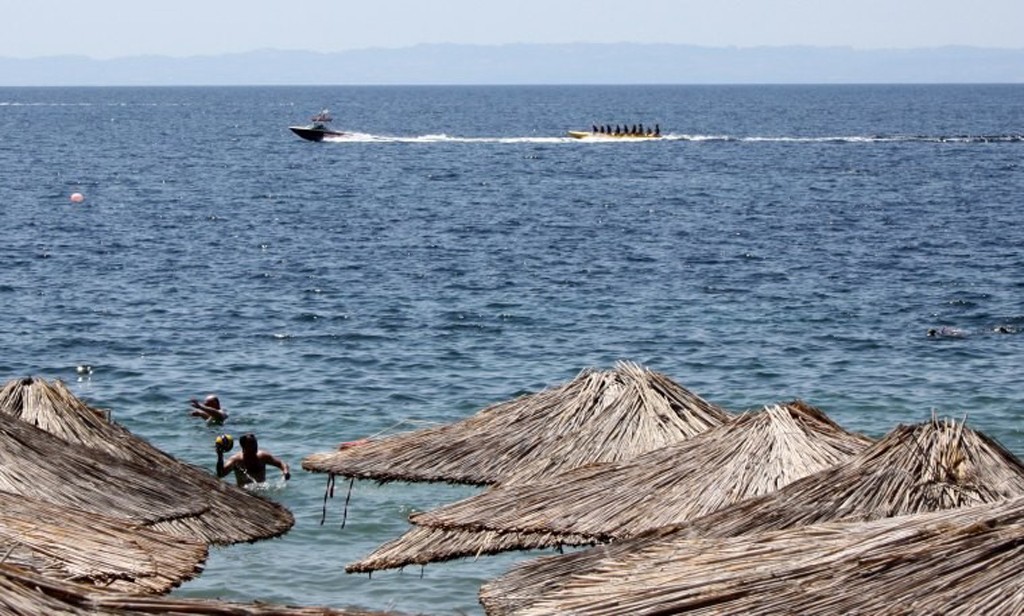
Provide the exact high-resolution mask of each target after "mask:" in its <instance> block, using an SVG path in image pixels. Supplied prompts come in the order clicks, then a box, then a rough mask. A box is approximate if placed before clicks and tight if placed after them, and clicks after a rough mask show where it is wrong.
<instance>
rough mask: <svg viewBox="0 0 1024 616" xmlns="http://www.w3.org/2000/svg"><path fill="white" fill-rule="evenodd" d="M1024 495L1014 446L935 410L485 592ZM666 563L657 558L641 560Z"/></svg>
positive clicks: (549, 584)
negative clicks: (702, 510) (768, 484)
mask: <svg viewBox="0 0 1024 616" xmlns="http://www.w3.org/2000/svg"><path fill="white" fill-rule="evenodd" d="M1022 495H1024V465H1022V464H1021V462H1020V461H1019V460H1018V459H1017V458H1016V457H1014V456H1013V454H1011V453H1010V452H1008V451H1006V449H1005V448H1003V447H1002V446H1001V445H1000V444H999V443H998V442H996V441H995V440H993V439H991V438H990V437H988V436H986V435H984V434H982V433H980V432H976V431H974V430H971V429H970V428H967V427H966V425H965V424H964V423H963V422H961V423H957V422H955V421H948V420H939V419H936V418H933V419H932V420H931V421H928V422H924V423H921V424H916V425H913V426H899V427H897V428H896V429H894V430H893V431H892V432H890V433H889V434H888V435H886V436H885V438H883V439H881V440H880V441H878V442H877V443H875V444H874V445H872V446H871V447H869V448H867V449H866V450H864V451H863V452H862V453H860V454H858V455H856V456H854V457H853V458H852V459H851V460H850V461H849V462H847V463H845V464H841V465H839V466H836V467H833V468H830V469H827V470H824V471H821V472H819V473H816V474H814V475H810V476H808V477H805V478H803V479H800V480H797V481H795V482H793V483H791V484H789V485H788V486H786V487H784V488H782V489H780V490H779V491H777V492H774V493H771V494H768V495H765V496H762V497H758V498H753V499H748V500H745V501H741V502H739V503H737V504H735V505H733V506H731V507H728V508H725V509H721V510H719V511H717V512H715V513H711V514H709V515H707V516H704V517H701V518H699V519H697V520H694V521H692V522H689V523H684V524H679V525H673V526H668V527H663V528H661V529H658V530H655V531H651V532H649V533H646V534H644V535H641V536H639V537H636V538H634V539H628V540H624V541H620V542H617V543H613V544H610V545H607V546H600V547H597V548H593V549H590V550H586V551H583V552H579V553H576V554H571V555H566V556H556V557H551V558H546V559H539V560H535V561H533V562H530V563H525V564H524V565H522V566H519V567H516V568H514V569H513V570H511V571H510V572H509V573H508V574H506V575H505V576H503V577H502V578H500V579H499V580H498V581H496V582H495V583H494V584H493V585H491V586H490V587H489V589H488V590H485V593H484V594H486V595H487V596H489V597H492V599H489V600H492V601H493V602H494V604H495V608H494V609H495V610H496V613H505V612H507V611H512V610H514V609H515V608H517V607H518V606H519V605H520V603H522V602H532V601H533V600H534V599H536V598H537V597H541V596H545V595H547V594H550V593H555V592H558V589H559V588H561V587H562V586H564V585H565V584H566V583H567V581H568V580H569V579H571V578H572V576H574V575H581V576H583V575H587V574H588V572H592V571H594V570H598V569H601V568H603V567H605V566H606V565H608V564H609V563H616V562H620V561H622V560H623V559H627V558H633V556H632V555H635V554H640V553H652V554H653V553H658V550H661V549H664V550H665V553H666V554H667V553H669V552H672V551H675V552H678V553H690V552H692V551H693V550H700V549H706V548H705V547H702V546H701V545H700V541H702V540H704V539H707V538H709V537H717V538H728V537H736V536H750V537H754V536H756V535H758V534H762V533H766V532H773V531H778V530H780V529H795V528H802V527H805V526H808V525H820V524H825V523H829V522H833V521H845V522H868V521H872V520H877V519H881V518H890V517H894V516H908V515H915V514H922V513H926V512H932V511H942V510H951V509H959V508H963V507H967V506H972V505H979V504H986V503H998V502H1002V501H1004V500H1006V499H1008V498H1016V497H1019V496H1022ZM808 532H809V533H810V534H813V531H808ZM809 536H810V535H809ZM662 564H663V563H660V562H657V561H656V560H651V561H647V562H646V564H645V566H647V567H653V568H657V567H660V566H662ZM482 596H483V595H482ZM513 598H516V599H513ZM517 601H518V602H519V603H517Z"/></svg>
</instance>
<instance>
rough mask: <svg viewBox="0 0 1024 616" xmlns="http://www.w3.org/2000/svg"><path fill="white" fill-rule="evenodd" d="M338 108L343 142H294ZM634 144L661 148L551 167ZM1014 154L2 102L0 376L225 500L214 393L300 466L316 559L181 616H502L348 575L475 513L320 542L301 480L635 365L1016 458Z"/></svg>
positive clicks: (739, 104)
mask: <svg viewBox="0 0 1024 616" xmlns="http://www.w3.org/2000/svg"><path fill="white" fill-rule="evenodd" d="M322 107H330V108H331V109H332V110H333V111H334V114H335V116H336V118H337V119H336V124H337V125H338V126H337V128H341V129H345V130H351V131H352V132H353V134H352V135H351V136H349V137H345V138H340V139H337V140H333V141H330V142H324V143H319V144H315V143H309V142H304V141H302V140H300V139H298V138H297V137H295V136H294V135H292V134H291V133H290V132H289V131H288V130H287V126H288V125H289V124H301V123H305V121H306V119H307V118H308V116H309V115H311V114H312V113H314V112H315V111H317V110H319V109H320V108H322ZM623 122H625V123H632V122H644V123H647V124H653V123H655V122H657V123H659V124H660V127H661V129H662V132H663V133H665V135H666V138H665V139H662V140H659V141H651V142H622V141H617V142H586V141H584V142H581V141H577V140H573V139H569V138H566V137H564V136H563V135H564V134H565V131H566V129H570V128H574V129H583V130H587V129H589V128H590V126H591V125H592V124H595V123H612V124H615V123H623ZM1022 133H1024V87H1021V86H907V87H898V86H885V87H872V86H838V87H832V86H817V87H796V86H793V87H778V86H777V87H650V88H625V87H622V88H615V87H571V88H559V87H538V88H528V87H507V88H502V87H488V88H468V87H463V88H455V87H452V88H443V87H423V88H400V87H392V88H223V89H219V88H203V89H192V88H154V89H146V88H81V89H62V88H40V89H31V88H26V89H0V167H2V168H3V174H2V176H0V178H2V179H0V212H2V213H3V223H4V224H3V226H2V229H0V239H2V242H0V254H2V260H3V261H2V263H3V267H2V269H0V306H2V307H3V318H4V321H5V323H4V327H3V328H2V329H0V351H2V353H0V377H3V378H4V379H5V380H6V379H10V378H15V377H19V376H23V375H29V374H31V375H39V376H44V377H47V378H59V379H63V380H64V381H66V382H68V383H69V385H70V386H71V387H72V389H73V390H74V391H75V393H76V394H78V395H79V396H81V397H82V398H84V399H86V400H87V401H88V402H90V403H92V404H94V405H96V406H101V407H106V408H109V409H111V410H112V411H113V412H114V417H115V419H116V420H117V421H119V422H120V423H122V424H123V425H125V426H127V427H128V428H130V429H131V430H133V431H134V432H136V433H138V434H140V435H142V436H144V437H145V438H147V439H149V440H151V441H152V442H154V443H155V444H156V445H158V446H160V447H162V448H163V449H165V450H167V451H169V452H171V453H172V454H174V455H176V456H179V457H181V458H183V459H185V460H187V461H190V462H193V463H196V464H200V465H203V466H206V467H208V468H210V469H211V470H212V468H213V463H214V455H213V446H212V443H213V438H214V437H215V435H216V431H215V430H214V429H213V428H208V427H206V426H204V425H200V424H199V423H196V421H195V420H191V419H189V418H188V417H186V412H185V409H186V401H187V399H188V398H190V397H201V396H204V395H205V394H207V393H209V392H212V391H215V392H217V393H218V394H220V396H221V400H222V401H223V403H224V404H225V405H226V406H227V407H228V408H229V409H230V410H231V412H232V417H231V420H230V423H229V425H228V429H230V431H232V432H235V433H241V432H244V431H250V430H251V431H255V432H256V433H257V434H258V435H259V437H260V441H261V444H262V445H263V446H264V447H266V448H267V449H269V450H271V451H273V452H274V453H276V454H277V455H279V456H281V457H283V458H285V459H287V460H288V461H289V462H290V463H291V464H292V465H293V466H294V467H295V468H296V472H295V477H294V478H293V480H292V481H291V482H289V483H288V485H287V486H281V485H275V486H273V487H272V488H271V489H270V494H269V495H270V496H271V497H272V498H275V499H277V500H279V501H280V502H282V503H284V504H285V505H287V506H288V507H289V508H291V509H292V510H293V511H294V512H295V515H296V519H297V522H296V526H295V528H294V530H293V531H291V532H290V533H289V534H288V535H286V536H285V537H283V538H281V539H278V540H273V541H269V542H263V543H258V544H254V545H246V546H237V547H231V548H226V549H216V550H213V552H212V553H211V557H210V560H209V562H208V564H207V568H206V571H205V572H204V573H203V575H202V576H201V577H199V578H198V579H196V580H194V581H191V582H188V583H186V584H185V585H184V586H183V587H182V588H181V589H179V590H178V591H176V594H179V595H182V596H219V597H223V598H226V599H238V600H252V599H261V600H265V601H275V602H284V603H291V604H327V605H333V606H350V605H351V606H359V607H363V608H372V609H387V608H393V609H400V610H406V611H410V612H413V611H420V612H427V613H437V614H451V613H480V611H481V610H480V608H479V606H478V605H477V602H476V591H477V589H478V587H479V585H480V584H481V583H482V582H483V581H484V580H487V579H490V578H493V577H496V576H497V575H500V574H501V573H502V572H504V571H505V570H506V569H507V568H508V567H509V566H511V564H512V563H514V562H517V561H519V560H522V559H524V558H527V557H530V556H533V554H511V555H502V556H499V557H494V558H483V559H481V560H479V561H477V562H469V561H462V562H455V563H447V564H434V565H429V566H428V567H426V569H425V570H423V571H422V572H421V571H420V570H419V569H416V570H412V569H409V570H406V571H404V572H379V573H376V574H374V575H373V577H372V578H367V577H366V576H352V575H346V574H345V573H344V571H343V567H344V565H345V564H347V563H350V562H353V561H355V560H358V559H359V558H361V557H363V556H365V555H366V554H367V553H369V552H370V551H371V550H372V549H373V548H375V547H376V546H377V545H379V544H381V543H383V542H385V541H387V540H390V539H392V538H394V537H397V536H398V535H400V534H401V533H402V532H404V531H405V530H406V528H407V522H406V517H407V516H408V514H409V513H410V512H411V511H413V510H418V509H425V508H429V507H433V506H435V505H438V504H441V503H444V502H448V501H451V500H453V499H455V498H458V497H462V496H466V495H469V494H472V493H473V490H472V489H470V488H465V487H452V486H443V485H440V486H435V485H407V484H388V485H384V486H378V485H376V484H374V483H370V482H361V483H357V484H356V485H355V488H354V492H353V495H352V499H351V504H350V506H349V511H348V519H347V521H346V525H345V528H344V529H342V528H340V522H341V516H342V504H343V503H342V500H343V499H341V498H338V497H337V495H336V498H335V499H334V501H330V502H329V503H328V510H327V523H326V524H325V525H323V526H321V525H320V518H321V513H322V507H323V494H324V484H325V478H324V477H322V476H319V475H311V474H308V473H305V472H303V471H301V470H298V466H299V462H300V460H301V459H302V458H303V457H304V456H305V455H308V454H310V453H313V452H316V451H322V450H326V449H330V448H333V447H334V446H335V445H336V444H337V443H338V442H339V441H344V440H351V439H355V438H358V437H362V436H366V435H371V434H378V433H384V432H387V431H395V430H404V429H411V428H414V427H419V426H423V425H430V424H433V423H437V422H451V421H455V420H458V419H461V418H463V417H466V416H469V415H471V414H472V413H474V412H475V411H477V410H479V409H480V408H482V407H484V406H486V405H488V404H491V403H494V402H498V401H501V400H505V399H508V398H511V397H513V396H515V395H519V394H521V393H524V392H530V391H537V390H539V389H542V388H544V387H547V386H551V385H557V384H560V383H563V382H565V381H567V380H569V379H571V378H573V377H574V376H575V375H576V374H577V373H578V372H579V371H580V370H581V369H583V368H586V367H597V368H611V367H613V365H614V362H615V361H616V360H620V359H627V360H632V361H635V362H638V363H641V364H643V365H645V366H647V367H650V368H652V369H654V370H657V371H659V372H662V373H664V374H667V375H668V376H670V377H671V378H673V379H674V380H676V381H677V382H679V383H680V384H682V385H684V386H686V387H688V388H689V389H691V390H693V391H695V392H696V393H698V394H700V395H701V396H703V397H704V398H706V399H708V400H711V401H713V402H716V403H718V404H720V405H723V406H726V407H728V408H731V409H734V410H744V409H751V408H757V407H759V406H761V405H764V404H767V403H771V402H777V401H782V400H786V399H791V398H796V397H799V398H803V399H805V400H807V401H808V402H810V403H812V404H815V405H816V406H819V407H821V408H822V409H824V410H825V411H826V412H827V413H829V415H831V416H832V417H833V418H834V419H836V420H837V421H839V422H840V423H841V424H843V425H844V426H846V427H848V428H850V429H855V430H860V431H863V432H866V433H868V434H870V435H872V436H881V435H882V434H884V433H885V432H886V431H888V430H889V429H891V428H892V427H893V426H894V425H896V424H898V423H911V422H917V421H921V420H924V419H926V418H928V417H930V416H931V414H932V413H936V414H939V415H943V416H953V417H957V418H961V417H964V416H966V417H967V418H968V421H969V422H970V424H971V425H973V426H974V427H975V428H978V429H981V430H983V431H985V432H986V433H988V434H990V435H992V436H994V437H996V438H997V439H999V440H1000V441H1001V442H1002V443H1003V444H1005V445H1006V446H1007V447H1009V448H1010V449H1011V450H1013V451H1014V452H1016V453H1018V454H1021V453H1024V440H1022V438H1021V434H1020V431H1019V426H1020V416H1021V413H1022V412H1024V404H1022V403H1024V388H1022V387H1021V384H1020V382H1021V378H1020V373H1021V366H1022V365H1024V335H1020V334H1018V331H1019V330H1020V329H1022V328H1024V251H1022V247H1024V231H1022V227H1021V209H1020V207H1021V195H1022V194H1024V138H1022V137H1021V135H1022ZM73 192H81V193H82V194H83V195H84V196H85V200H84V201H83V202H82V203H72V202H71V201H70V200H69V195H70V194H72V193H73ZM929 329H935V330H937V331H938V333H940V334H946V335H939V336H928V335H927V332H928V330H929ZM951 334H952V335H951ZM79 366H90V367H91V369H92V372H91V373H84V374H79V372H78V371H77V367H79ZM339 486H340V484H339ZM345 487H346V488H347V484H346V486H345ZM339 491H341V492H344V490H339ZM421 574H422V575H421Z"/></svg>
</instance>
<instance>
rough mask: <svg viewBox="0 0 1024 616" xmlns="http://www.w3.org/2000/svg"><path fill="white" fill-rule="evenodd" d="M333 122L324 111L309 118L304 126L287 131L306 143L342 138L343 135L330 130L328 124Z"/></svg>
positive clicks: (292, 127)
mask: <svg viewBox="0 0 1024 616" xmlns="http://www.w3.org/2000/svg"><path fill="white" fill-rule="evenodd" d="M333 120H334V118H332V117H331V114H330V112H328V111H327V110H326V109H324V110H323V111H321V112H320V113H318V114H316V115H315V116H313V117H312V118H310V119H309V124H307V125H305V126H289V127H288V130H290V131H292V132H293V133H295V134H296V135H298V136H299V137H302V138H303V139H306V140H307V141H323V140H324V137H341V136H343V135H344V134H345V133H343V132H341V131H340V130H334V129H333V128H331V126H330V124H331V122H332V121H333Z"/></svg>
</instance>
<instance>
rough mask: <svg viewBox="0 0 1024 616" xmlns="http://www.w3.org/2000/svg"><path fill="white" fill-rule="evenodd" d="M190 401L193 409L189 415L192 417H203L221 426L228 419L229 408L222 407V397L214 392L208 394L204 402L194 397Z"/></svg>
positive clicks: (209, 422) (207, 421)
mask: <svg viewBox="0 0 1024 616" xmlns="http://www.w3.org/2000/svg"><path fill="white" fill-rule="evenodd" d="M188 403H189V404H191V405H192V411H191V412H190V413H189V415H191V416H192V417H202V418H203V419H205V420H206V423H208V424H211V425H218V426H219V425H220V424H222V423H224V422H225V421H227V420H228V412H227V409H222V408H221V407H220V398H218V397H217V396H215V395H213V394H210V395H209V396H206V399H205V400H203V401H202V402H200V401H198V400H196V399H195V398H192V399H191V400H189V401H188Z"/></svg>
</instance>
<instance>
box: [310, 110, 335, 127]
mask: <svg viewBox="0 0 1024 616" xmlns="http://www.w3.org/2000/svg"><path fill="white" fill-rule="evenodd" d="M333 119H334V118H332V117H331V114H330V112H329V111H327V110H326V109H324V110H323V111H321V112H320V113H318V114H316V115H315V116H313V117H312V118H311V120H312V121H313V122H315V123H317V124H326V123H328V122H330V121H331V120H333Z"/></svg>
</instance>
